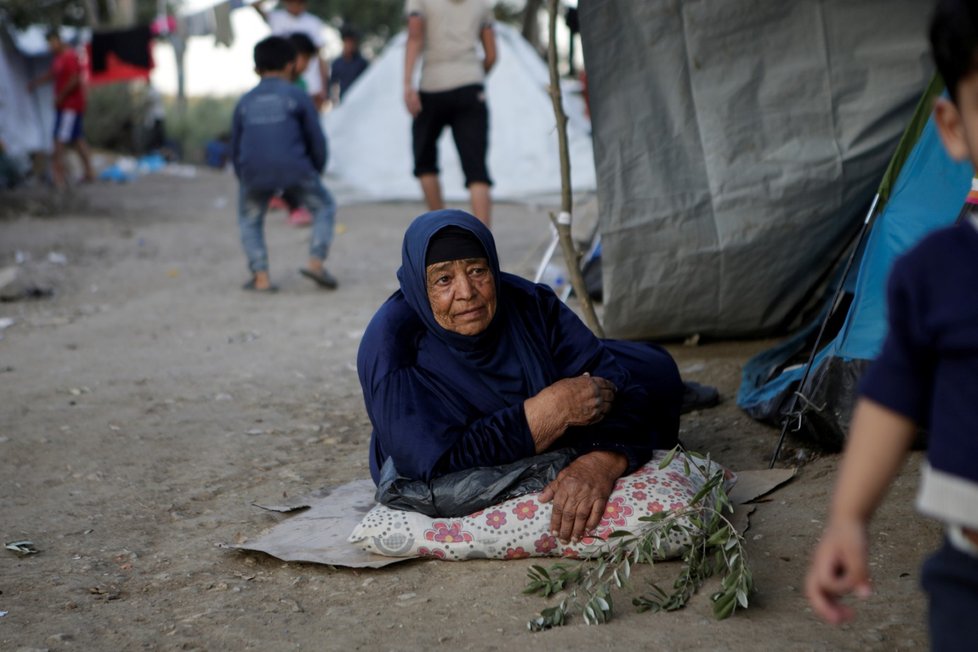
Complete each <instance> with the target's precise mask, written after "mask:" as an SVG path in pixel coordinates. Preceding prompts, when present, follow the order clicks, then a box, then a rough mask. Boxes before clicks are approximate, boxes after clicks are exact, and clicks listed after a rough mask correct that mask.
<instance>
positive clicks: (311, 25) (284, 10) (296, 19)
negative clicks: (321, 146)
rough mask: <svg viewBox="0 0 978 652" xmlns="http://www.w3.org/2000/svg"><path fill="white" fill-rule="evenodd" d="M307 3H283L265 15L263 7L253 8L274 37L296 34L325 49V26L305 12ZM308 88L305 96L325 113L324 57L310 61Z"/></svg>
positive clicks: (306, 77)
mask: <svg viewBox="0 0 978 652" xmlns="http://www.w3.org/2000/svg"><path fill="white" fill-rule="evenodd" d="M306 4H307V3H306V0H282V1H281V2H280V3H279V6H278V8H277V9H274V10H272V11H269V12H267V13H266V12H265V11H264V10H263V9H262V8H261V3H256V4H255V5H254V7H255V9H257V10H258V13H259V14H261V17H262V18H264V19H265V22H266V23H268V27H269V28H270V29H271V30H272V36H284V37H286V38H288V37H289V36H291V35H292V34H295V33H296V32H300V33H302V34H305V35H306V36H308V37H309V38H310V39H311V40H312V42H313V45H315V46H316V47H317V48H322V47H323V45H325V41H324V40H323V30H324V29H325V25H324V24H323V21H321V20H319V18H317V17H316V16H313V15H312V14H310V13H309V12H308V11H306ZM302 79H303V80H304V81H305V84H306V92H308V93H309V95H311V96H312V100H313V103H314V104H315V105H316V108H317V109H319V110H322V108H323V105H324V104H325V103H326V89H327V88H329V66H327V65H326V61H325V60H323V57H322V54H320V55H319V56H317V57H315V58H313V59H311V60H310V61H309V67H308V68H306V71H305V72H304V73H303V74H302Z"/></svg>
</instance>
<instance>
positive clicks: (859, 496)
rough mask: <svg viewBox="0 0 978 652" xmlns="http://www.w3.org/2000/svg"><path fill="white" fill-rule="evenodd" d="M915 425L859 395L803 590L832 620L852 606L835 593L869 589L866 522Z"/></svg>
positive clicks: (849, 615) (845, 617) (842, 616)
mask: <svg viewBox="0 0 978 652" xmlns="http://www.w3.org/2000/svg"><path fill="white" fill-rule="evenodd" d="M915 433H916V426H915V425H914V423H913V421H911V420H910V419H908V418H906V417H904V416H903V415H901V414H899V413H897V412H894V411H893V410H890V409H889V408H886V407H883V406H882V405H880V404H879V403H876V402H873V401H871V400H869V399H866V398H862V399H860V400H859V403H858V404H857V405H856V411H855V414H854V415H853V417H852V425H851V427H850V429H849V443H848V444H847V446H846V452H845V455H844V457H843V459H842V465H841V468H840V470H839V479H838V482H837V483H836V487H835V494H834V496H833V499H832V506H831V510H830V512H829V522H828V525H827V526H826V528H825V532H824V533H823V534H822V540H821V541H820V542H819V544H818V547H817V548H816V549H815V554H814V556H813V557H812V563H811V566H810V567H809V569H808V577H807V579H806V581H805V593H806V595H807V596H808V601H809V603H810V604H811V605H812V608H813V609H814V610H815V612H816V613H817V614H818V615H819V616H821V617H822V618H823V619H825V620H826V621H827V622H829V623H832V624H834V625H835V624H839V623H842V622H845V621H847V620H850V619H851V618H852V616H853V611H852V609H851V608H850V607H848V606H846V605H844V604H842V603H841V602H840V599H841V598H842V597H843V596H845V595H847V594H849V593H853V592H855V594H856V595H857V596H859V597H861V598H865V597H867V596H869V594H870V593H871V588H870V583H869V568H868V565H867V561H866V557H867V544H866V525H867V524H868V523H869V520H870V518H871V517H872V515H873V512H875V511H876V508H877V506H878V505H879V503H880V501H881V500H882V499H883V495H884V494H885V493H886V490H887V489H888V488H889V486H890V482H891V481H892V480H893V478H894V476H895V475H896V474H897V472H898V471H899V470H900V466H901V465H902V463H903V460H904V459H905V458H906V456H907V450H908V449H909V448H910V444H911V443H912V441H913V437H914V434H915Z"/></svg>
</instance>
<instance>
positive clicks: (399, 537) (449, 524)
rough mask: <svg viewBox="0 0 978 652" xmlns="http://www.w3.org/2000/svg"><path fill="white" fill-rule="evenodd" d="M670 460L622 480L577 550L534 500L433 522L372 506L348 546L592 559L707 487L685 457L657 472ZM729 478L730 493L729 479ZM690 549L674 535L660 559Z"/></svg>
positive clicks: (463, 555) (426, 553)
mask: <svg viewBox="0 0 978 652" xmlns="http://www.w3.org/2000/svg"><path fill="white" fill-rule="evenodd" d="M668 454H669V451H657V452H656V454H655V455H654V456H653V458H652V460H650V461H649V462H648V463H647V464H645V465H644V466H642V467H641V468H639V469H638V470H637V471H635V472H634V473H632V474H631V475H627V476H625V477H623V478H619V479H618V481H617V482H616V483H615V489H614V491H613V492H612V494H611V497H610V498H609V499H608V504H607V506H606V507H605V513H604V517H603V518H602V519H601V523H600V524H599V525H598V527H597V528H596V529H595V535H594V536H593V537H584V538H582V539H581V541H580V542H579V543H576V544H572V545H562V544H561V543H560V542H559V541H557V539H556V538H555V537H554V536H553V535H551V534H550V513H551V509H552V506H551V504H550V503H541V502H540V501H539V499H538V496H539V494H535V493H534V494H527V495H525V496H520V497H519V498H511V499H509V500H506V501H504V502H502V503H499V504H498V505H494V506H492V507H489V508H486V509H483V510H480V511H478V512H475V513H474V514H469V515H468V516H463V517H460V518H440V517H435V518H432V517H430V516H425V515H424V514H419V513H417V512H406V511H401V510H396V509H391V508H389V507H386V506H384V505H377V506H375V507H374V508H373V509H371V510H370V511H369V512H367V514H366V516H364V517H363V520H361V521H360V523H359V525H357V527H356V528H354V530H353V532H352V533H351V534H350V536H349V539H348V540H349V541H350V543H353V544H356V545H357V546H359V547H360V548H361V549H362V550H364V551H367V552H371V553H374V554H378V555H387V556H391V557H435V558H438V559H449V560H463V559H521V558H523V557H558V556H563V557H575V558H577V557H590V556H593V555H594V554H596V553H597V552H599V551H600V550H601V549H602V547H603V546H604V545H605V540H606V539H607V538H608V535H609V534H611V533H612V532H614V531H615V530H628V531H630V532H633V533H635V532H638V531H640V530H641V529H642V527H643V526H647V525H648V524H647V523H645V522H642V521H640V520H639V518H640V517H642V516H648V515H650V514H654V513H657V512H668V511H675V510H680V509H683V508H684V507H686V506H687V505H689V503H690V502H691V500H692V499H693V497H694V496H695V495H696V493H697V492H698V491H699V490H700V489H701V488H702V487H703V485H704V484H706V482H707V478H706V477H704V475H703V474H702V473H701V472H700V471H699V470H697V469H696V468H693V469H692V470H691V472H689V473H687V468H686V464H685V463H684V461H683V459H684V456H683V455H682V454H678V455H676V456H675V457H673V459H672V460H671V461H670V462H669V464H667V465H666V466H665V467H664V468H662V469H660V468H659V465H660V464H661V463H662V461H663V460H664V459H665V457H666V456H667V455H668ZM717 468H719V467H718V466H716V465H715V464H714V465H713V466H712V468H710V469H707V472H708V473H711V474H712V473H714V472H715V470H716V469H717ZM726 473H727V483H726V485H727V488H728V489H729V487H730V486H732V484H733V482H734V477H733V475H732V474H730V473H729V472H726ZM689 543H690V541H689V540H688V538H686V539H684V538H682V537H678V536H671V538H670V539H669V540H668V541H664V542H663V545H662V548H661V551H662V555H661V556H662V559H671V558H673V557H677V556H679V555H680V554H682V552H683V550H684V549H685V547H686V546H688V545H689Z"/></svg>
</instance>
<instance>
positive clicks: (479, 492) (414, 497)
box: [374, 448, 577, 517]
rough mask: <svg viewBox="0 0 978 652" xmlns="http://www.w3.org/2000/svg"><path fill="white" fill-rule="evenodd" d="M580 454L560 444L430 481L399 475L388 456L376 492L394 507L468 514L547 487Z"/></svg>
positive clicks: (425, 512) (428, 512) (380, 501)
mask: <svg viewBox="0 0 978 652" xmlns="http://www.w3.org/2000/svg"><path fill="white" fill-rule="evenodd" d="M576 457H577V451H575V450H574V449H572V448H562V449H560V450H556V451H552V452H550V453H543V454H542V455H534V456H533V457H527V458H526V459H522V460H518V461H516V462H512V463H511V464H504V465H502V466H480V467H476V468H474V469H468V470H465V471H456V472H455V473H449V474H448V475H443V476H441V477H438V478H435V479H434V480H431V481H430V482H425V481H424V480H411V479H409V478H405V477H403V476H401V475H398V473H397V469H395V468H394V462H393V460H391V458H389V457H388V458H387V461H386V462H384V466H383V467H382V468H381V469H380V482H379V483H378V485H377V492H376V494H374V497H375V498H376V500H377V502H378V503H381V504H382V505H386V506H388V507H390V508H392V509H401V510H404V511H409V512H420V513H422V514H426V515H428V516H448V517H452V516H467V515H469V514H471V513H472V512H477V511H479V510H480V509H484V508H486V507H489V506H490V505H495V504H497V503H501V502H502V501H504V500H507V499H509V498H515V497H517V496H522V495H524V494H528V493H533V492H536V491H541V490H543V488H544V487H546V486H547V485H548V484H550V483H551V482H552V481H553V479H554V478H556V477H557V474H558V473H560V471H561V469H563V468H564V467H565V466H567V465H568V464H570V463H571V462H572V461H573V460H574V458H576Z"/></svg>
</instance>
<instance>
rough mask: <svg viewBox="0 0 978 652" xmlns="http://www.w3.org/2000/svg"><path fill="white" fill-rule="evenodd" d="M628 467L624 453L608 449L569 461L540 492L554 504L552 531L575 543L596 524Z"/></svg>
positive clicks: (563, 540) (546, 500)
mask: <svg viewBox="0 0 978 652" xmlns="http://www.w3.org/2000/svg"><path fill="white" fill-rule="evenodd" d="M627 468H628V460H627V459H626V458H625V456H624V455H622V454H621V453H613V452H610V451H593V452H591V453H587V454H585V455H582V456H581V457H579V458H577V459H576V460H574V461H573V462H571V463H570V465H568V466H567V468H565V469H564V470H563V471H561V472H560V473H559V474H558V475H557V477H556V478H554V481H553V482H551V483H550V484H549V485H547V486H546V487H545V488H544V490H543V491H542V492H541V493H540V502H544V503H546V502H551V503H553V514H552V515H551V517H550V532H551V534H553V535H554V536H555V537H557V538H558V539H559V540H560V541H561V542H563V543H567V542H573V543H576V542H577V541H579V540H580V538H581V537H582V536H584V534H585V533H586V532H589V531H591V530H593V529H594V528H595V527H597V526H598V523H600V522H601V518H602V517H603V516H604V508H605V505H606V504H607V502H608V497H609V496H610V495H611V492H612V490H613V489H614V488H615V481H616V480H617V479H618V478H620V477H621V475H622V473H624V472H625V470H626V469H627Z"/></svg>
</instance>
